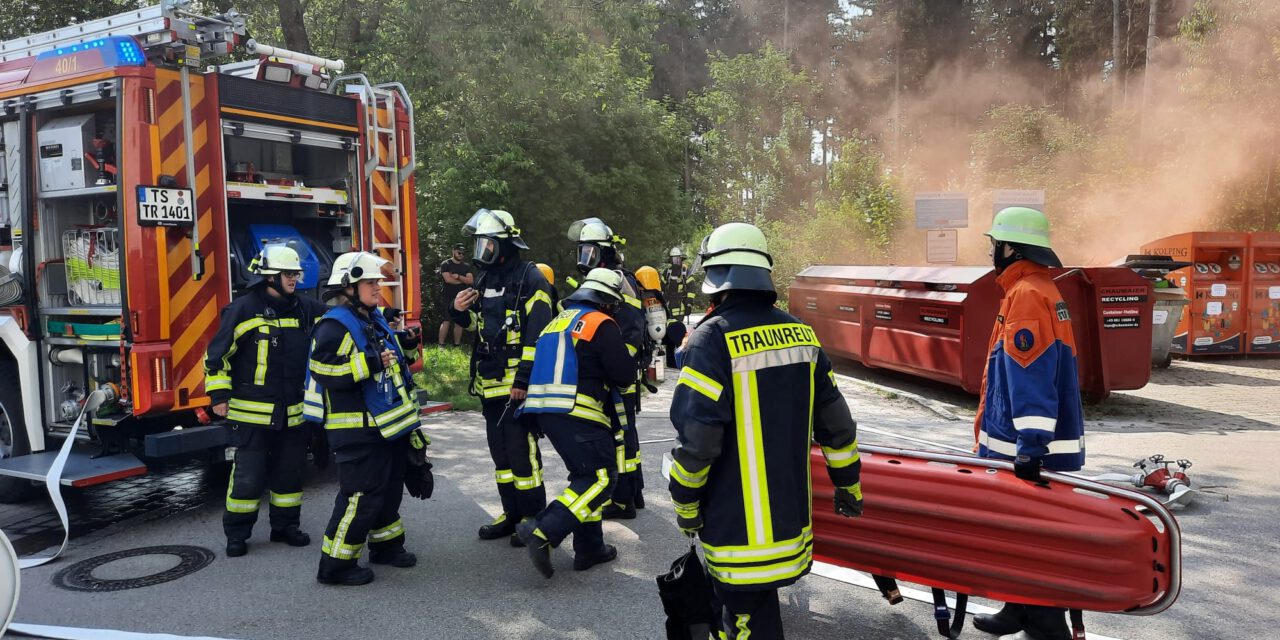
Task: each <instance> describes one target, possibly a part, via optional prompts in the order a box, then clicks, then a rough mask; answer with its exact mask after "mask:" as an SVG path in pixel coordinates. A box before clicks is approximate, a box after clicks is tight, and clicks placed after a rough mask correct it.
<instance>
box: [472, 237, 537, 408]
mask: <svg viewBox="0 0 1280 640" xmlns="http://www.w3.org/2000/svg"><path fill="white" fill-rule="evenodd" d="M476 289H477V290H478V291H479V292H480V298H479V299H478V300H477V301H476V302H475V304H473V305H472V307H471V308H470V309H468V310H467V311H461V312H460V311H458V310H457V309H455V308H454V307H453V305H452V304H450V306H449V315H450V317H451V318H452V319H453V321H454V322H456V323H457V324H458V325H459V326H462V327H472V328H473V329H474V330H475V333H476V342H475V350H474V351H473V352H472V354H471V369H472V375H471V384H472V389H471V390H472V392H473V393H475V394H477V395H479V396H480V398H481V399H482V400H485V401H490V400H500V399H505V398H507V397H508V396H509V395H511V389H512V387H515V388H518V389H526V388H528V386H529V375H530V373H531V372H532V371H533V354H534V351H535V349H534V345H535V344H536V343H537V341H538V336H539V335H540V334H541V333H542V329H543V327H545V326H546V325H547V323H548V322H550V321H551V317H552V316H553V315H554V311H553V309H554V307H553V306H552V298H553V296H554V292H553V290H552V288H551V284H550V283H548V282H547V279H546V277H545V276H543V275H542V272H541V271H539V270H538V269H537V268H536V267H535V266H534V265H533V263H531V262H527V261H525V260H520V259H515V260H511V261H510V262H509V263H507V264H502V265H498V266H495V267H494V268H492V269H488V270H485V271H483V272H482V273H481V275H480V277H479V279H478V280H477V282H476Z"/></svg>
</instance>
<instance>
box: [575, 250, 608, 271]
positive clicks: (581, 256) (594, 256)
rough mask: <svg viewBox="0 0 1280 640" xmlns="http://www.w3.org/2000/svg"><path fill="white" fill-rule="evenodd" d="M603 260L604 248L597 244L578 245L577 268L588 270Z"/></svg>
mask: <svg viewBox="0 0 1280 640" xmlns="http://www.w3.org/2000/svg"><path fill="white" fill-rule="evenodd" d="M602 262H604V250H603V249H601V248H600V246H599V245H594V244H580V245H578V269H580V270H585V271H590V270H592V269H594V268H596V267H598V266H600V265H601V263H602Z"/></svg>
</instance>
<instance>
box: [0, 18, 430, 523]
mask: <svg viewBox="0 0 1280 640" xmlns="http://www.w3.org/2000/svg"><path fill="white" fill-rule="evenodd" d="M244 34H245V23H244V19H243V16H241V15H239V14H238V13H236V12H235V11H228V12H226V13H223V14H219V15H213V16H203V15H197V14H196V13H193V12H192V10H191V2H190V0H164V2H163V4H161V5H156V6H153V7H149V8H146V9H140V10H136V11H131V12H128V13H125V14H121V15H118V16H113V17H110V18H105V19H102V20H97V21H92V22H85V23H81V24H77V25H74V26H72V27H67V28H64V29H58V30H54V31H50V32H47V33H41V34H38V35H33V36H29V37H24V38H20V39H17V40H14V41H10V42H4V43H0V149H2V151H0V501H5V500H16V499H20V498H22V497H23V496H24V495H26V494H29V493H30V492H31V490H32V488H33V486H34V485H33V482H32V481H34V480H42V479H44V478H45V475H46V472H47V471H48V470H49V468H50V467H51V465H52V461H53V458H54V456H55V455H56V453H57V452H58V450H59V448H60V447H61V446H62V445H63V443H64V442H65V440H66V439H67V434H68V433H69V432H70V431H71V426H72V424H73V421H74V420H75V418H76V416H77V415H78V414H79V411H80V408H81V406H82V403H83V402H84V399H85V397H86V396H87V395H88V394H90V393H93V392H94V391H96V390H103V391H104V392H105V393H106V395H107V397H108V398H109V399H110V401H109V402H107V403H106V404H104V405H103V406H102V407H101V408H99V409H97V410H96V411H94V412H93V414H92V415H91V416H88V417H87V419H86V423H87V427H88V428H87V429H85V430H81V431H80V433H79V434H78V435H77V438H76V440H75V441H74V442H73V443H72V453H71V457H70V458H69V459H68V461H67V463H66V466H65V469H64V471H63V473H62V477H61V481H62V483H63V484H64V485H71V486H87V485H91V484H96V483H101V482H107V481H110V480H113V479H117V478H123V477H127V476H132V475H137V474H141V473H145V471H146V468H147V467H146V465H147V463H148V462H152V461H161V460H165V459H172V458H174V457H176V456H191V455H193V454H197V453H199V452H209V451H213V452H220V451H221V449H222V447H223V446H224V442H225V440H224V438H225V434H224V432H223V427H222V426H220V425H218V424H211V423H210V417H211V414H210V413H207V412H206V407H207V406H208V404H209V399H208V397H207V396H206V395H205V392H204V371H203V360H204V355H205V350H206V346H207V344H208V342H209V340H210V338H211V337H212V336H213V333H214V331H215V330H216V329H217V325H218V312H219V310H220V309H221V308H222V307H224V306H226V305H227V303H228V302H229V301H230V300H231V299H232V297H233V296H235V295H236V294H237V293H238V292H239V291H240V290H241V289H243V288H244V287H245V285H246V283H247V280H248V277H249V274H248V272H247V270H246V266H247V265H248V263H249V261H250V259H251V258H252V257H253V256H254V255H255V254H256V253H257V251H258V248H259V247H261V246H262V245H263V244H264V243H266V242H287V243H289V244H290V245H292V246H293V247H294V248H296V249H297V250H298V252H299V254H300V255H301V256H302V257H303V266H304V274H303V284H302V285H300V289H302V294H303V295H318V292H319V289H320V287H322V286H323V283H324V282H325V280H326V279H327V278H328V275H329V273H328V272H329V270H330V267H331V265H332V263H333V260H334V258H335V257H336V256H337V255H338V254H341V253H343V252H346V251H350V250H353V249H363V250H366V251H373V252H377V253H378V254H380V255H381V256H383V257H384V258H387V259H388V260H390V261H391V262H392V263H393V264H394V265H395V267H396V269H397V273H398V274H399V276H398V277H397V278H396V279H394V280H392V281H388V282H386V283H385V288H384V289H383V298H384V301H385V303H386V304H387V305H389V306H394V307H397V308H400V309H404V310H405V317H406V319H407V320H408V323H409V324H410V325H416V324H417V323H418V318H417V313H418V309H419V308H420V306H421V305H420V303H419V300H418V298H419V291H420V286H419V282H418V278H419V270H418V269H417V266H416V265H417V264H418V247H417V237H418V234H417V214H416V204H415V198H414V182H413V171H414V147H413V107H412V105H411V103H410V100H409V96H408V93H407V92H406V91H405V89H404V87H403V86H401V85H400V84H398V83H385V84H374V83H371V82H370V81H369V80H368V79H367V78H366V77H365V76H364V75H363V74H348V75H342V71H343V63H342V62H341V61H338V60H328V59H324V58H318V57H315V56H310V55H305V54H300V53H295V52H291V51H287V50H282V49H277V48H273V47H269V46H264V45H260V44H258V43H255V42H254V41H253V40H246V39H245V38H244ZM246 53H247V54H249V57H252V59H249V60H247V61H243V62H233V63H229V64H215V62H221V61H226V60H231V59H232V57H233V56H235V55H237V54H246ZM240 57H246V56H244V55H240ZM99 395H101V394H99ZM88 418H91V419H88Z"/></svg>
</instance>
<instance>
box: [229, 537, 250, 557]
mask: <svg viewBox="0 0 1280 640" xmlns="http://www.w3.org/2000/svg"><path fill="white" fill-rule="evenodd" d="M246 553H249V543H248V542H245V541H244V540H228V541H227V557H228V558H239V557H240V556H242V555H244V554H246Z"/></svg>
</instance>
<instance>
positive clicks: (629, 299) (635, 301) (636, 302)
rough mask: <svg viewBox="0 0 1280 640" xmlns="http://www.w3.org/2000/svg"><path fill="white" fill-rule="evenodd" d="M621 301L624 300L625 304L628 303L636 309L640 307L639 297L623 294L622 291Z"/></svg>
mask: <svg viewBox="0 0 1280 640" xmlns="http://www.w3.org/2000/svg"><path fill="white" fill-rule="evenodd" d="M622 301H623V302H625V303H627V304H629V305H631V306H633V307H635V308H637V309H639V308H640V299H639V298H636V297H634V296H629V295H627V294H625V293H624V294H622Z"/></svg>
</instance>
